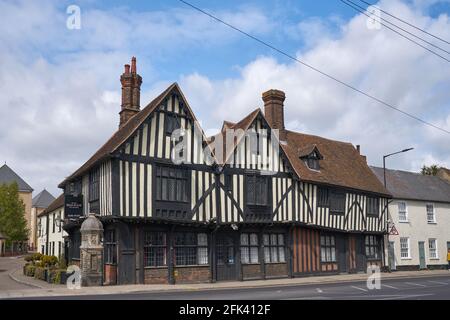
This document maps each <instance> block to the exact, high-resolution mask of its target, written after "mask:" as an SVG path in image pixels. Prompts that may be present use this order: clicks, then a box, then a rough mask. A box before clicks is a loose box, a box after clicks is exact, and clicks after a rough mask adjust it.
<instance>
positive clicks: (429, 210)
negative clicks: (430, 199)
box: [427, 203, 436, 223]
mask: <svg viewBox="0 0 450 320" xmlns="http://www.w3.org/2000/svg"><path fill="white" fill-rule="evenodd" d="M427 221H428V223H435V222H436V215H435V214H434V205H433V204H432V203H427Z"/></svg>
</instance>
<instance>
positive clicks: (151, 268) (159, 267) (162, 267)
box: [144, 266, 167, 270]
mask: <svg viewBox="0 0 450 320" xmlns="http://www.w3.org/2000/svg"><path fill="white" fill-rule="evenodd" d="M144 269H149V270H155V269H167V266H158V267H144Z"/></svg>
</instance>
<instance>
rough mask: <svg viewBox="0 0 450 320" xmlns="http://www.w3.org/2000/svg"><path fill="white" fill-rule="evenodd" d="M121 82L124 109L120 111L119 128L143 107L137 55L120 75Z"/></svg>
mask: <svg viewBox="0 0 450 320" xmlns="http://www.w3.org/2000/svg"><path fill="white" fill-rule="evenodd" d="M120 83H121V84H122V109H121V110H120V113H119V114H120V123H119V128H121V127H122V126H123V125H125V123H127V121H128V120H130V119H131V118H132V117H134V116H135V115H136V114H137V113H139V111H140V109H141V103H140V100H141V98H140V96H141V84H142V77H141V76H140V75H138V74H137V67H136V58H135V57H133V58H132V59H131V66H130V65H129V64H126V65H125V70H124V73H123V74H122V75H121V76H120Z"/></svg>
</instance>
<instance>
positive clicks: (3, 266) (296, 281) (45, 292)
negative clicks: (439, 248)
mask: <svg viewBox="0 0 450 320" xmlns="http://www.w3.org/2000/svg"><path fill="white" fill-rule="evenodd" d="M23 264H24V262H23V259H21V258H18V259H17V258H16V259H14V258H0V270H6V271H3V272H1V273H0V299H14V298H27V299H28V298H47V299H56V298H67V299H73V298H78V299H80V298H81V299H87V298H93V299H98V298H101V297H102V296H104V297H103V298H106V299H110V298H111V299H119V298H120V299H126V298H131V299H158V298H163V297H165V298H166V299H190V298H193V299H196V298H195V297H197V298H198V299H202V297H203V298H204V299H212V298H216V297H222V298H223V299H240V298H239V295H236V292H240V294H241V295H242V296H243V297H247V299H248V298H251V299H264V296H267V298H268V299H276V298H277V297H276V296H274V292H276V291H279V290H281V292H285V293H286V292H295V294H294V297H298V298H301V297H303V298H307V297H308V295H306V296H305V295H304V294H303V293H309V291H308V290H311V289H312V290H316V289H319V291H320V290H321V291H324V290H323V289H326V290H328V289H329V288H340V289H339V290H337V291H336V290H335V291H336V292H337V293H336V294H335V295H333V294H331V293H330V294H331V295H330V297H332V298H333V297H334V298H339V297H340V296H342V294H344V295H348V294H346V293H345V292H346V290H344V291H342V290H343V288H346V289H348V288H351V289H352V290H351V291H352V293H353V291H354V290H356V293H358V294H357V295H355V296H356V297H359V296H361V295H363V293H364V292H366V293H367V292H372V290H370V291H369V290H367V291H364V290H366V289H365V288H367V286H366V282H367V279H368V275H367V274H364V273H363V274H343V275H333V276H315V277H304V278H292V279H288V278H285V279H270V280H254V281H230V282H218V283H202V284H176V285H121V286H102V287H83V288H81V289H68V288H66V286H64V285H54V284H48V283H46V282H44V281H41V280H36V279H34V278H31V277H26V276H24V275H23V274H22V266H23ZM2 273H6V274H7V278H6V277H5V275H2ZM396 281H400V282H401V283H402V284H397V286H398V287H399V288H400V289H401V290H402V291H403V289H404V290H410V291H409V292H412V289H415V290H416V291H422V292H423V291H424V290H431V289H433V290H442V293H443V295H439V297H440V296H442V297H444V299H450V271H447V270H434V271H428V270H426V271H402V272H392V273H382V274H381V283H382V285H383V284H384V285H385V287H384V288H382V289H384V290H385V291H389V290H387V289H391V290H394V291H397V292H396V293H395V292H394V293H389V294H391V295H395V294H397V295H398V294H399V291H398V290H400V289H399V288H397V286H395V285H394V284H392V285H390V284H389V283H393V282H396ZM430 281H431V282H430ZM433 281H434V283H433ZM408 283H410V284H408ZM411 283H414V284H412V285H411ZM386 285H387V286H386ZM321 286H326V288H325V287H324V288H323V289H321ZM389 286H390V287H393V288H397V289H393V288H389ZM354 287H358V288H359V289H355V288H354ZM360 289H364V290H360ZM239 290H240V291H239ZM274 290H275V291H274ZM283 290H284V291H283ZM380 290H381V289H380ZM316 291H317V290H316ZM252 292H253V293H252ZM257 292H259V294H256V293H257ZM301 292H303V293H302V294H300V293H301ZM317 292H318V291H317ZM374 292H380V291H374ZM447 292H448V293H449V295H448V296H446V293H447ZM266 294H267V295H266ZM430 294H431V293H430ZM401 295H402V296H404V294H403V293H402V294H401ZM282 296H283V295H281V296H280V297H278V298H280V299H290V298H292V297H288V296H284V297H282ZM319 296H320V295H319ZM368 296H370V295H368ZM228 297H229V298H228ZM350 297H351V295H350ZM350 297H349V299H351V298H350ZM165 298H163V299H165ZM322 298H323V295H322ZM243 299H246V298H243Z"/></svg>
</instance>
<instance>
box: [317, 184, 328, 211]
mask: <svg viewBox="0 0 450 320" xmlns="http://www.w3.org/2000/svg"><path fill="white" fill-rule="evenodd" d="M328 191H329V190H328V188H323V187H318V188H317V206H319V207H328V198H329V192H328Z"/></svg>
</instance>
